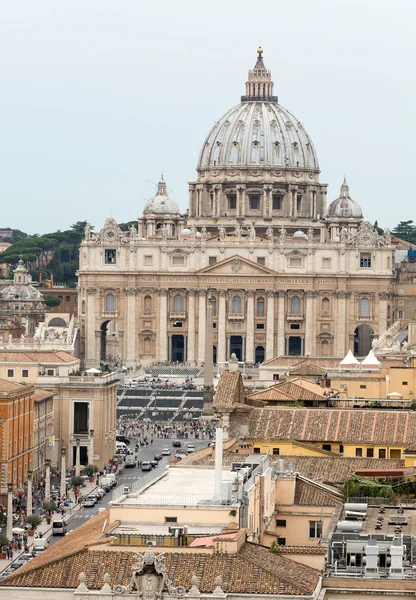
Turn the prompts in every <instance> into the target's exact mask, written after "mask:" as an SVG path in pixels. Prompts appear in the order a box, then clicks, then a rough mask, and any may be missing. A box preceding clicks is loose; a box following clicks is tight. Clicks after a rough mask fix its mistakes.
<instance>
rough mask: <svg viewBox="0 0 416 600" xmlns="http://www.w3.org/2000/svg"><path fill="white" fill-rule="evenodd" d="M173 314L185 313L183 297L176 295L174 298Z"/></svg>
mask: <svg viewBox="0 0 416 600" xmlns="http://www.w3.org/2000/svg"><path fill="white" fill-rule="evenodd" d="M173 312H175V313H181V312H183V297H182V296H181V295H180V294H176V296H174V298H173Z"/></svg>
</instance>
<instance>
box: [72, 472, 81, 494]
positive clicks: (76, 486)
mask: <svg viewBox="0 0 416 600" xmlns="http://www.w3.org/2000/svg"><path fill="white" fill-rule="evenodd" d="M82 482H83V479H82V477H79V476H78V475H74V476H73V477H71V485H72V487H73V488H74V494H75V495H76V496H77V495H78V494H79V488H80V487H81V485H82Z"/></svg>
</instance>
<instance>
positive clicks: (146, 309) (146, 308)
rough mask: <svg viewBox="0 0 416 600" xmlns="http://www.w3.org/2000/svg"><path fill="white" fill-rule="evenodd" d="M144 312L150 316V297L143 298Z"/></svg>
mask: <svg viewBox="0 0 416 600" xmlns="http://www.w3.org/2000/svg"><path fill="white" fill-rule="evenodd" d="M144 312H145V313H146V314H148V315H151V314H152V297H151V296H149V295H148V294H147V295H146V296H145V297H144Z"/></svg>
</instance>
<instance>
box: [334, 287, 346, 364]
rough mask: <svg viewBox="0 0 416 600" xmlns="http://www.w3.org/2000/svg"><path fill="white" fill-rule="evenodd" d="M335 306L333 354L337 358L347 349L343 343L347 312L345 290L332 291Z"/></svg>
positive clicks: (342, 355)
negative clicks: (334, 343)
mask: <svg viewBox="0 0 416 600" xmlns="http://www.w3.org/2000/svg"><path fill="white" fill-rule="evenodd" d="M334 296H335V299H336V303H337V307H336V311H337V312H336V314H337V322H336V325H335V327H336V332H337V335H336V336H335V339H336V349H335V356H338V357H339V358H341V357H344V356H345V355H346V353H347V351H348V348H347V347H346V345H345V329H346V326H347V312H346V298H347V292H346V291H345V290H338V291H336V292H335V293H334Z"/></svg>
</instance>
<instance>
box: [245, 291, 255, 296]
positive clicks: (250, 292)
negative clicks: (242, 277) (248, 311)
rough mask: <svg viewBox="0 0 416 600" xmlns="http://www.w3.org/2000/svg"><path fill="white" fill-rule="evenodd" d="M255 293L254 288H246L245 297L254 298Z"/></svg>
mask: <svg viewBox="0 0 416 600" xmlns="http://www.w3.org/2000/svg"><path fill="white" fill-rule="evenodd" d="M255 293H256V292H255V290H247V291H246V295H247V298H254V294H255Z"/></svg>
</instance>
